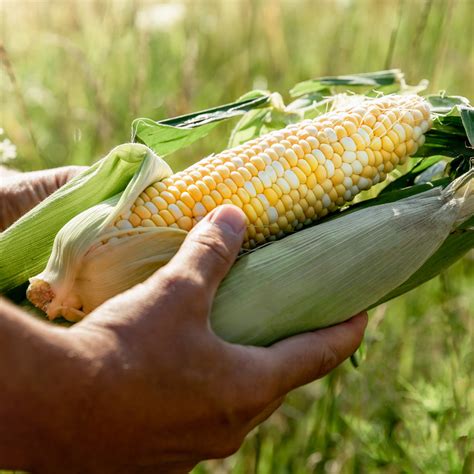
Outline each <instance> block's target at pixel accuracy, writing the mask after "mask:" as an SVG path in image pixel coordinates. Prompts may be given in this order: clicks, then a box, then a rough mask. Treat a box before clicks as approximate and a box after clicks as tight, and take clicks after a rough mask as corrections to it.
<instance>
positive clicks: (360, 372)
mask: <svg viewBox="0 0 474 474" xmlns="http://www.w3.org/2000/svg"><path fill="white" fill-rule="evenodd" d="M0 5H1V7H0V9H1V11H0V13H1V20H0V22H1V23H0V27H1V32H0V34H1V40H0V41H1V45H2V46H1V48H0V62H1V66H0V70H1V76H0V81H1V83H0V87H1V102H2V105H1V116H0V128H3V130H4V136H3V137H0V141H1V140H2V139H9V140H11V142H12V143H13V144H14V145H15V146H16V153H14V152H12V153H10V155H9V156H11V157H13V155H15V154H16V158H12V159H11V160H9V162H8V163H7V164H9V165H10V166H13V167H16V168H19V169H21V170H31V169H39V168H45V167H52V166H59V165H64V164H88V163H91V162H92V161H94V160H95V159H97V158H99V157H101V156H102V155H103V154H105V153H106V152H107V151H108V150H109V149H110V148H112V147H113V146H115V145H117V144H119V143H122V142H125V141H127V140H129V138H130V124H131V121H132V120H133V119H134V118H136V117H139V116H142V117H150V118H154V119H160V118H165V117H169V116H174V115H178V114H183V113H187V112H191V111H194V110H198V109H202V108H207V107H211V106H214V105H218V104H221V103H225V102H230V101H232V100H234V99H236V98H237V97H239V96H240V95H242V94H243V93H244V92H246V91H248V90H251V89H253V88H260V89H270V90H277V91H279V92H281V93H283V95H284V96H285V91H287V90H288V89H289V88H290V87H291V86H292V85H293V84H295V83H296V82H298V81H301V80H305V79H308V78H311V77H316V76H320V75H331V74H345V73H354V72H364V71H374V70H379V69H384V68H389V67H400V68H401V69H402V70H404V71H405V72H406V76H407V80H408V82H409V83H412V84H416V83H419V82H420V81H421V80H423V79H429V80H430V85H429V90H430V91H433V92H436V91H439V90H447V91H448V92H449V93H450V94H459V95H464V96H467V97H469V98H471V99H472V98H473V97H474V85H473V84H474V48H473V44H474V36H473V32H472V31H473V30H472V22H473V4H472V1H471V0H423V1H421V0H411V1H408V0H405V1H404V0H378V1H376V0H360V1H351V0H333V1H330V0H327V1H324V0H312V1H311V0H292V1H290V0H289V1H272V0H221V1H210V0H209V1H207V0H206V1H205V0H196V1H189V2H168V3H166V4H164V3H160V2H146V1H140V0H135V1H125V0H123V1H122V0H116V1H92V0H82V1H80V0H78V1H68V0H62V1H61V0H55V1H53V0H42V1H33V0H31V1H27V0H0ZM228 132H229V126H227V125H223V126H220V127H219V128H218V129H217V131H215V132H213V133H212V134H211V135H210V136H209V137H207V138H206V139H205V140H203V141H202V142H199V143H198V144H196V145H193V146H192V147H191V148H190V149H187V150H185V151H184V152H180V153H179V154H177V155H176V156H171V157H170V162H171V165H172V166H173V167H174V168H175V169H180V168H183V167H185V166H187V165H188V164H189V163H191V162H192V161H193V160H195V159H197V158H199V157H202V156H204V155H205V154H208V153H211V152H214V151H217V150H219V149H222V148H224V147H225V144H226V139H227V136H228ZM10 151H11V147H10ZM13 151H14V150H13ZM2 156H3V159H4V161H5V160H6V158H5V154H4V155H1V154H0V160H2ZM473 287H474V261H473V258H472V255H471V256H467V257H465V258H464V259H463V260H462V261H460V262H458V263H457V264H456V265H454V266H453V267H452V268H451V269H449V270H448V271H447V272H446V273H445V274H443V275H442V276H441V277H439V278H437V279H435V280H432V281H431V282H429V283H427V284H425V285H424V286H423V287H421V288H419V289H417V290H415V291H413V292H411V293H409V294H407V295H405V296H403V297H400V298H398V299H397V300H395V301H392V302H390V303H388V304H385V305H383V306H381V307H379V308H377V309H375V310H373V311H372V312H371V318H370V324H369V328H368V331H367V335H366V340H365V343H364V346H363V350H362V351H361V354H360V355H359V359H360V366H359V368H358V369H354V368H353V367H352V366H351V365H350V364H349V363H346V364H345V365H344V366H343V367H341V368H340V369H338V370H336V371H335V372H334V373H333V374H332V375H330V376H329V377H327V378H326V379H324V380H323V381H320V382H316V383H313V384H311V385H309V386H306V387H304V388H302V389H299V390H296V391H295V392H293V393H292V394H291V395H290V396H289V397H288V399H287V402H286V403H285V404H284V406H283V407H282V408H281V409H280V410H279V411H278V412H277V413H276V414H275V415H273V416H272V417H271V418H270V419H269V420H268V421H267V422H266V423H264V424H263V425H262V426H261V427H260V428H258V429H257V430H255V432H254V433H252V434H251V435H250V436H249V437H248V439H247V441H246V443H245V444H244V446H243V447H242V449H241V450H240V451H239V453H237V454H236V455H234V456H232V457H230V458H229V459H227V460H224V461H212V462H207V463H203V464H201V465H200V466H198V467H197V468H196V470H195V472H196V473H216V474H220V473H230V472H232V473H242V474H247V473H253V472H255V473H259V474H264V473H268V474H270V473H282V474H283V473H285V474H287V473H288V474H298V473H313V472H314V473H327V474H336V473H380V472H382V473H390V474H391V473H402V472H403V473H420V474H421V473H440V474H441V473H443V474H444V473H462V474H468V473H472V472H474V416H473V413H474V390H473V386H474V375H473V373H474V349H473V347H474V314H473V313H474V311H473V308H474V292H473Z"/></svg>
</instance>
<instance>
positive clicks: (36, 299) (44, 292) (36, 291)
mask: <svg viewBox="0 0 474 474" xmlns="http://www.w3.org/2000/svg"><path fill="white" fill-rule="evenodd" d="M26 297H27V298H28V299H29V300H30V301H31V302H32V303H33V304H34V305H35V306H36V307H37V308H39V309H41V310H42V311H44V312H45V313H47V312H48V306H49V304H50V303H51V301H53V299H54V291H53V289H52V288H51V286H50V284H49V283H48V282H46V281H44V280H40V279H34V280H32V281H31V283H30V285H29V286H28V289H27V290H26Z"/></svg>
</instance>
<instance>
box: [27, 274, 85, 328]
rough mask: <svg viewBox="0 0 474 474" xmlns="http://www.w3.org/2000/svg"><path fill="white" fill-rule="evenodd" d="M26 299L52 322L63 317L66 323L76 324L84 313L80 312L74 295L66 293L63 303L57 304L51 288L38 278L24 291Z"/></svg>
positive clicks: (80, 305)
mask: <svg viewBox="0 0 474 474" xmlns="http://www.w3.org/2000/svg"><path fill="white" fill-rule="evenodd" d="M26 297H27V298H28V299H29V300H30V302H31V303H33V304H34V305H35V306H36V307H37V308H39V309H40V310H41V311H43V312H44V313H46V315H47V316H48V319H49V320H50V321H52V320H53V319H56V318H57V317H59V316H63V317H64V318H66V319H67V320H68V321H71V322H78V321H80V320H81V319H82V318H83V317H84V315H85V313H84V312H83V311H82V303H81V301H80V299H79V298H78V297H77V296H76V295H75V294H74V293H72V292H71V293H68V295H67V298H65V299H64V301H61V302H59V301H58V298H57V294H56V292H55V291H54V289H53V287H52V286H51V285H50V284H49V283H48V282H47V281H44V280H42V279H40V278H34V279H32V280H31V281H30V285H29V286H28V289H27V290H26Z"/></svg>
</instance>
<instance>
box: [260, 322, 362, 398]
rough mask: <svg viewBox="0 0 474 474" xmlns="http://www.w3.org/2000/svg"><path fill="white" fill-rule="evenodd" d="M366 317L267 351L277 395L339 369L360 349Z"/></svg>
mask: <svg viewBox="0 0 474 474" xmlns="http://www.w3.org/2000/svg"><path fill="white" fill-rule="evenodd" d="M366 326H367V313H361V314H358V315H357V316H354V317H353V318H351V319H349V320H348V321H346V322H344V323H341V324H338V325H336V326H332V327H329V328H326V329H320V330H318V331H314V332H310V333H305V334H300V335H298V336H294V337H291V338H289V339H285V340H283V341H281V342H278V343H276V344H274V345H273V346H271V347H270V348H268V350H267V357H269V362H270V364H269V365H270V367H269V370H270V371H271V372H272V373H273V375H274V377H275V378H274V388H275V390H276V395H283V394H285V393H287V392H289V391H290V390H292V389H294V388H296V387H299V386H301V385H305V384H307V383H309V382H311V381H313V380H316V379H318V378H320V377H322V376H324V375H326V374H327V373H328V372H330V371H331V370H333V369H334V368H335V367H337V366H338V365H339V364H340V363H341V362H343V361H344V360H345V359H347V358H348V357H350V356H351V355H352V354H353V353H354V352H355V350H356V349H357V348H358V347H359V345H360V343H361V341H362V337H363V335H364V331H365V328H366Z"/></svg>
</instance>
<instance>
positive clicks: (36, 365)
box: [0, 301, 91, 472]
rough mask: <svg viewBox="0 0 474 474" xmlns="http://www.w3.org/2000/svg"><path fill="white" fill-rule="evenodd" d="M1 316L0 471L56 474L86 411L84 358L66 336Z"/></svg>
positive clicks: (5, 312)
mask: <svg viewBox="0 0 474 474" xmlns="http://www.w3.org/2000/svg"><path fill="white" fill-rule="evenodd" d="M0 313H1V314H0V317H1V318H0V319H2V326H1V327H0V347H2V350H1V355H2V356H1V357H0V379H1V380H2V391H1V393H0V419H1V420H2V423H1V424H0V468H11V469H25V470H33V471H36V470H39V471H40V472H41V470H43V471H46V472H55V470H57V471H60V472H61V470H60V469H59V466H60V465H61V464H62V463H66V464H67V463H68V459H67V458H68V457H69V456H71V455H72V454H74V447H75V445H76V444H77V443H78V441H79V440H78V436H77V432H78V431H79V430H80V427H81V423H82V421H83V419H84V417H85V416H86V414H87V411H88V406H90V405H88V404H87V400H88V399H89V398H90V397H89V393H90V387H91V381H90V368H89V367H90V365H89V363H88V362H87V361H88V358H87V357H85V356H84V354H83V350H82V348H80V347H79V346H78V345H76V344H74V343H73V341H72V340H71V338H70V336H69V335H68V330H66V329H63V328H58V327H52V326H50V325H48V324H45V323H42V322H39V321H36V320H34V319H33V318H31V317H28V316H26V315H25V314H24V313H22V312H21V311H20V310H19V309H18V308H15V307H14V306H10V305H8V304H5V303H4V302H2V301H0ZM89 403H90V402H89ZM71 461H72V459H71ZM71 465H74V464H73V463H72V462H71ZM62 472H64V471H62Z"/></svg>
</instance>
